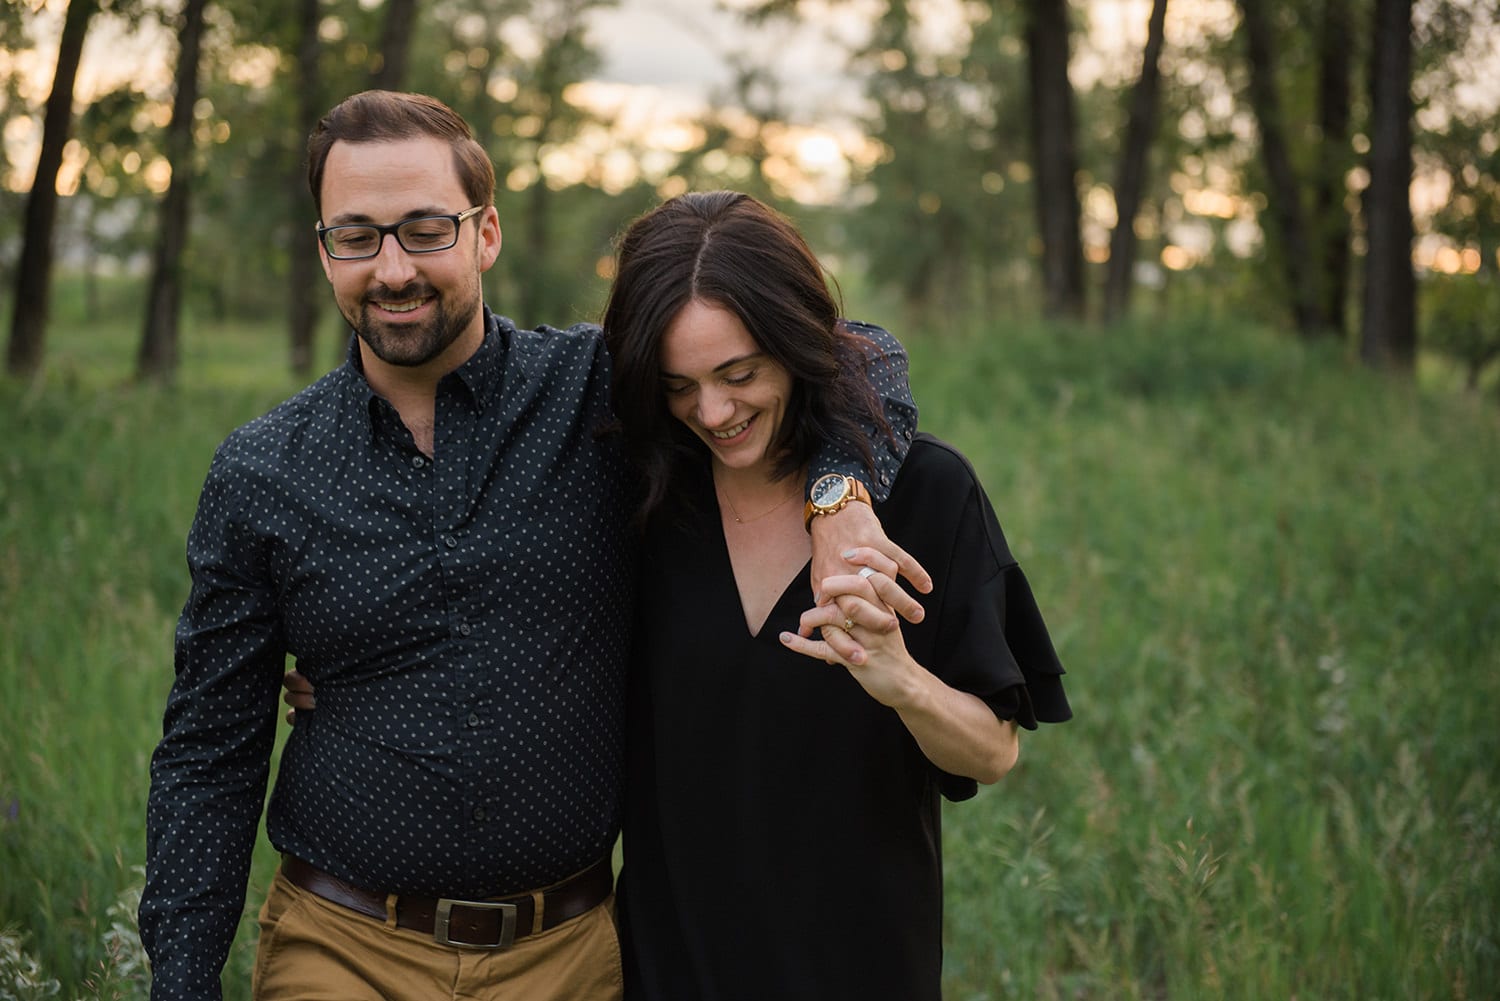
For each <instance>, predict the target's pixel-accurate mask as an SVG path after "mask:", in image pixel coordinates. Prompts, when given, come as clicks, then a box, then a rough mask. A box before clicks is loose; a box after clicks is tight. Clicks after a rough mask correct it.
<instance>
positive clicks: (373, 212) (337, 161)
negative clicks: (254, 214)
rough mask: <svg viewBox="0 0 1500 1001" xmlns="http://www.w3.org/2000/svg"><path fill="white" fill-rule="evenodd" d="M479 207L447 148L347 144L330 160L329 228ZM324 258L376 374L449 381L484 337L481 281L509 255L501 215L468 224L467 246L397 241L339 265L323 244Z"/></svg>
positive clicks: (462, 236) (410, 142)
mask: <svg viewBox="0 0 1500 1001" xmlns="http://www.w3.org/2000/svg"><path fill="white" fill-rule="evenodd" d="M469 207H470V205H469V203H468V201H467V198H466V196H465V195H464V190H463V186H462V185H461V184H460V183H459V180H458V172H457V170H456V169H455V167H454V164H453V153H452V150H451V149H450V147H449V146H448V144H447V143H445V142H443V141H441V140H438V139H432V138H420V139H407V140H401V141H399V142H380V143H348V142H337V143H334V144H333V148H332V149H330V150H329V152H328V161H327V164H326V166H325V168H324V173H323V219H322V223H323V225H324V226H339V225H349V224H356V223H373V224H381V225H389V224H392V223H398V222H401V221H402V220H404V219H413V218H416V217H418V216H427V215H457V214H459V213H460V212H463V211H464V210H465V209H467V208H469ZM319 253H320V254H321V256H322V259H323V271H324V273H325V274H326V275H327V276H328V281H329V283H330V284H331V285H332V286H333V297H334V300H335V301H336V302H337V303H338V307H339V312H340V313H342V314H343V315H344V319H345V320H346V321H348V323H349V326H350V327H352V328H353V329H354V331H355V333H356V334H358V335H359V339H360V341H361V342H362V343H363V355H364V361H365V363H366V367H367V369H368V367H369V366H370V365H371V364H372V363H375V364H379V363H384V364H385V365H389V366H393V367H398V368H406V369H410V368H420V367H424V366H425V367H429V368H431V369H432V371H433V372H434V374H437V375H441V374H444V373H446V372H449V371H452V370H453V369H454V368H457V367H458V365H460V364H462V363H463V361H464V360H465V359H467V358H468V357H469V355H471V354H473V353H474V351H475V350H476V349H478V347H479V344H480V342H481V341H482V340H483V339H484V321H483V311H482V309H481V304H482V301H483V298H482V292H481V290H480V282H479V277H480V275H481V274H483V273H484V272H485V271H486V270H487V269H488V268H489V267H490V265H492V264H493V263H494V262H495V258H496V256H497V255H498V254H499V253H500V224H499V220H498V217H497V216H496V214H495V210H494V208H493V207H491V206H486V207H485V209H484V211H483V212H481V213H479V214H477V215H475V216H472V217H470V218H469V219H466V220H465V221H464V222H463V223H461V224H460V226H459V231H458V243H457V244H455V245H454V246H452V247H450V248H449V249H447V250H439V251H435V252H432V253H425V254H424V253H417V254H413V253H410V252H408V251H407V250H405V249H403V248H402V246H401V244H400V243H399V242H398V241H397V240H396V237H395V234H387V235H386V236H385V238H384V240H383V241H382V243H381V246H380V252H379V253H378V254H376V255H375V256H374V257H371V258H366V259H364V260H354V261H349V260H335V259H333V258H330V257H329V256H328V253H327V250H326V249H325V248H322V247H321V246H320V248H319ZM372 355H373V356H374V359H373V360H372V358H371V356H372ZM377 360H378V361H377Z"/></svg>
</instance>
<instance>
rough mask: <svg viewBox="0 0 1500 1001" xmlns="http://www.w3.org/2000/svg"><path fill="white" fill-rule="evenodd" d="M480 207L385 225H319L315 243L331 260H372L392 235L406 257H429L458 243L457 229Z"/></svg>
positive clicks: (482, 208)
mask: <svg viewBox="0 0 1500 1001" xmlns="http://www.w3.org/2000/svg"><path fill="white" fill-rule="evenodd" d="M483 211H484V206H483V205H476V206H474V207H473V208H471V209H464V210H463V211H462V212H460V213H458V215H424V216H418V217H417V218H415V219H403V220H401V221H400V222H396V223H391V224H390V225H389V226H378V225H375V224H373V223H361V224H359V225H357V226H319V227H318V242H319V243H321V244H323V249H324V250H326V251H328V256H329V257H331V258H333V259H334V260H335V261H363V260H366V259H368V258H371V257H375V256H377V255H378V254H379V253H380V248H381V247H383V246H385V238H386V236H388V235H390V236H394V237H395V238H396V242H397V243H399V244H400V245H401V249H402V250H404V251H406V252H407V253H408V254H432V253H436V252H437V251H439V250H447V249H448V248H450V247H452V246H454V245H455V244H456V243H458V228H459V227H460V226H462V225H463V221H464V220H465V219H467V218H469V217H470V216H472V215H474V214H476V213H479V212H483Z"/></svg>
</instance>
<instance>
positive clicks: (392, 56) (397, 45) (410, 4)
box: [370, 0, 417, 90]
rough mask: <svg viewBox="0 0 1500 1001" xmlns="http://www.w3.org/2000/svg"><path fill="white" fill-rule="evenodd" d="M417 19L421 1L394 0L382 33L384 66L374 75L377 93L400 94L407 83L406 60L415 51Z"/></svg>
mask: <svg viewBox="0 0 1500 1001" xmlns="http://www.w3.org/2000/svg"><path fill="white" fill-rule="evenodd" d="M416 19H417V0H390V2H389V3H387V4H386V8H385V25H384V27H382V29H381V32H380V65H379V66H377V67H376V68H375V72H374V73H373V74H371V77H370V86H371V87H373V88H375V89H376V90H400V89H401V88H402V83H403V82H404V81H405V80H406V56H407V53H408V52H409V51H410V50H411V33H412V23H413V22H415V21H416Z"/></svg>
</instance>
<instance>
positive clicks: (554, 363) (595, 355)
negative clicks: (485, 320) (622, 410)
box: [496, 317, 606, 377]
mask: <svg viewBox="0 0 1500 1001" xmlns="http://www.w3.org/2000/svg"><path fill="white" fill-rule="evenodd" d="M496 319H497V320H498V322H499V324H500V328H501V331H502V332H503V333H504V334H505V335H507V336H508V339H509V341H510V348H511V352H512V355H513V357H514V358H515V360H516V361H518V362H519V363H520V364H521V365H523V366H525V367H526V368H527V369H529V370H531V371H532V372H533V374H535V375H536V376H538V377H541V376H544V375H546V374H548V373H549V372H555V371H559V370H561V371H565V372H570V373H576V372H578V371H579V369H580V367H584V370H587V368H591V367H592V366H593V365H595V364H597V363H599V362H600V361H602V360H603V359H604V358H605V357H606V354H605V350H604V331H603V330H601V329H600V327H599V325H598V324H595V323H575V324H573V325H572V326H571V327H554V326H551V325H550V324H545V323H544V324H541V325H539V326H537V327H536V328H534V329H530V330H528V329H525V328H523V327H518V326H516V324H515V323H514V322H513V321H511V320H509V319H507V318H505V317H496Z"/></svg>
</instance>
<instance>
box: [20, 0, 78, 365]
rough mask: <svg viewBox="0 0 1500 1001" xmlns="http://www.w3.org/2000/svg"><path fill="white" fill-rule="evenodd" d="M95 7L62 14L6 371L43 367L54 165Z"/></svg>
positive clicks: (68, 126)
mask: <svg viewBox="0 0 1500 1001" xmlns="http://www.w3.org/2000/svg"><path fill="white" fill-rule="evenodd" d="M98 9H99V4H98V0H73V2H72V3H70V4H68V13H67V15H66V17H65V18H64V20H63V30H62V38H61V39H60V41H59V43H58V48H57V72H56V73H55V74H54V75H53V77H52V92H51V93H50V94H49V95H48V96H47V107H46V112H45V118H44V121H43V124H42V149H41V153H40V155H39V156H38V158H37V164H36V177H35V178H34V179H33V180H32V182H31V193H30V194H29V195H28V196H27V198H26V219H25V222H24V230H23V234H22V237H21V258H20V260H19V262H18V263H17V270H16V301H15V304H14V307H13V310H12V313H11V325H10V342H9V344H8V345H7V347H6V356H5V367H6V371H8V372H10V373H11V374H12V375H21V376H30V375H35V374H36V373H37V372H38V371H39V370H40V369H41V367H42V346H43V343H44V341H45V340H46V336H47V306H48V301H47V299H48V294H49V286H50V284H51V280H52V234H53V229H54V228H55V224H56V222H57V171H58V168H59V167H61V166H62V155H63V147H64V146H66V145H67V143H68V135H69V133H70V132H72V130H73V86H74V84H75V83H76V81H77V79H78V61H79V57H80V56H81V55H82V53H83V39H84V36H85V35H86V34H87V33H88V28H89V20H90V19H91V18H92V17H93V16H94V13H95V12H96V11H97V10H98Z"/></svg>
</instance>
